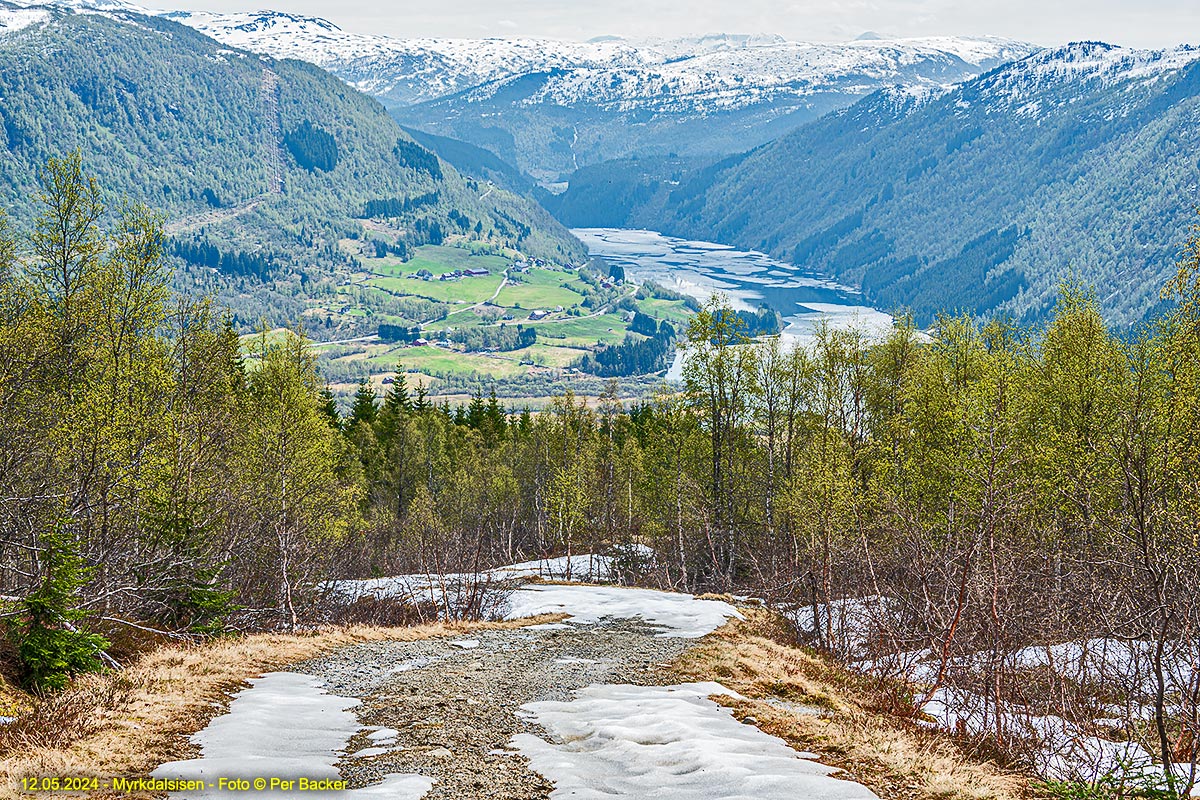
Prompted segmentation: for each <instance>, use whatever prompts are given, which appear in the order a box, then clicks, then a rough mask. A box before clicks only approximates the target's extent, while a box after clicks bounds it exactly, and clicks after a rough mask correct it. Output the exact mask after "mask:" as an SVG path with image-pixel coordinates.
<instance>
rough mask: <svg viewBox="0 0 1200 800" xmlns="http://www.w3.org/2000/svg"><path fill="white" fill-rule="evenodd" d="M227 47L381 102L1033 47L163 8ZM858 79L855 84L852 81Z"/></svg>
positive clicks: (680, 88)
mask: <svg viewBox="0 0 1200 800" xmlns="http://www.w3.org/2000/svg"><path fill="white" fill-rule="evenodd" d="M166 16H168V17H169V18H171V19H173V20H175V21H176V22H181V23H183V24H185V25H189V26H191V27H193V28H195V29H197V30H199V31H201V32H203V33H205V34H207V35H209V36H212V37H213V38H215V39H217V40H219V41H221V42H224V43H225V44H228V45H230V46H234V47H241V48H244V49H247V50H251V51H254V52H258V53H265V54H267V55H270V56H273V57H275V58H296V59H300V60H303V61H309V62H312V63H314V64H316V65H318V66H320V67H323V68H325V69H327V70H329V71H331V72H333V73H335V74H337V75H339V76H341V77H342V78H343V79H345V80H346V81H348V82H350V83H352V84H354V85H355V86H357V87H358V88H359V89H362V90H363V91H366V92H368V93H370V94H374V95H376V96H378V97H380V98H382V99H384V100H385V101H389V102H390V103H392V104H405V105H408V104H415V103H420V102H424V101H429V100H434V99H437V98H441V97H446V96H448V95H451V94H455V93H457V92H461V91H463V90H466V89H471V88H473V87H479V86H482V85H485V84H494V83H503V82H504V81H507V80H509V79H512V78H515V77H518V76H522V75H528V74H532V73H554V76H553V78H552V79H551V80H550V81H549V82H548V83H547V85H546V87H545V89H544V90H542V91H540V92H538V93H537V94H536V95H535V96H534V97H533V98H531V99H532V101H533V102H554V103H559V104H568V105H569V104H574V103H580V102H589V101H592V102H599V103H602V104H616V105H618V106H622V107H634V106H638V105H648V106H649V107H656V106H658V105H660V104H661V103H662V102H663V99H664V97H675V98H682V97H687V98H689V102H692V103H693V104H700V103H704V102H711V103H715V105H716V107H718V108H729V107H737V106H740V105H751V104H754V103H757V102H759V101H760V100H761V97H762V95H763V93H766V94H772V93H777V92H788V93H793V94H795V93H805V92H816V91H821V90H823V89H824V88H826V87H828V86H832V85H841V84H846V83H847V82H849V81H854V82H857V83H856V84H855V86H854V87H851V88H858V89H859V91H862V92H866V91H871V90H873V89H875V88H878V87H879V86H880V85H888V84H892V83H905V84H907V83H913V82H915V83H929V84H932V83H939V82H940V83H948V82H955V81H956V80H961V79H962V77H963V76H964V75H975V74H978V73H979V72H982V71H984V70H986V69H989V68H991V67H993V66H996V65H998V64H1001V63H1004V62H1006V61H1012V60H1015V59H1017V58H1022V57H1024V56H1026V55H1028V54H1029V53H1031V52H1033V51H1034V50H1035V49H1036V48H1034V47H1033V46H1031V45H1028V44H1025V43H1022V42H1016V41H1012V40H1007V39H999V38H989V37H984V38H952V37H943V38H929V39H910V40H893V41H887V40H869V41H854V42H849V43H846V44H814V43H806V42H789V41H787V40H785V39H783V38H782V37H779V36H772V35H731V34H716V35H710V36H702V37H692V38H680V39H641V40H626V39H621V38H618V37H605V38H603V39H598V40H592V41H589V42H564V41H557V40H551V39H528V38H513V39H394V38H389V37H386V36H372V35H366V34H357V33H350V32H347V31H344V30H342V29H341V28H339V27H338V26H337V25H335V24H334V23H332V22H330V21H328V20H325V19H319V18H316V17H305V16H300V15H296V14H284V13H279V12H270V11H261V12H255V13H238V14H217V13H209V12H196V11H175V12H169V13H167V15H166ZM860 85H861V86H860Z"/></svg>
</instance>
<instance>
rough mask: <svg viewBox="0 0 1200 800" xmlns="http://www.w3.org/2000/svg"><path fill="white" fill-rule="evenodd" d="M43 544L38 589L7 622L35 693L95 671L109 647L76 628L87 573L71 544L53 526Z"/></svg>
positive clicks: (88, 633) (68, 539) (48, 689)
mask: <svg viewBox="0 0 1200 800" xmlns="http://www.w3.org/2000/svg"><path fill="white" fill-rule="evenodd" d="M41 540H42V541H41V543H42V548H43V550H42V553H41V562H42V572H43V574H42V582H41V585H39V586H38V587H37V588H36V589H35V590H34V591H33V592H31V593H30V594H29V595H28V596H27V597H25V599H24V600H22V601H21V603H20V606H19V613H18V615H17V616H16V617H15V618H14V619H12V620H10V621H9V622H8V634H9V637H10V638H11V639H12V640H13V643H14V644H15V645H16V648H17V655H18V657H19V658H20V660H21V666H22V669H23V671H24V683H25V685H26V687H28V688H29V689H31V690H33V691H35V692H45V691H50V690H56V689H62V688H64V687H65V686H66V685H67V681H68V680H70V678H71V677H72V676H74V675H78V674H79V673H83V672H95V671H97V670H99V669H100V668H101V667H102V666H103V664H102V663H101V661H100V654H101V653H102V652H103V650H104V648H105V647H107V646H108V642H107V641H105V639H104V637H102V636H99V635H97V634H94V633H90V632H88V631H87V630H86V629H85V628H84V627H83V626H82V625H79V624H77V623H80V622H82V620H83V619H84V617H86V616H87V615H86V613H85V612H84V611H82V610H81V609H79V608H78V602H79V590H80V588H81V587H82V586H83V585H84V584H85V583H86V582H87V579H88V575H89V573H90V570H89V569H88V568H87V567H86V566H85V565H84V562H83V558H82V557H81V556H80V555H79V550H78V547H77V546H76V544H75V542H74V541H73V540H72V539H71V537H70V536H69V535H68V534H67V533H66V532H64V531H63V530H62V529H61V528H59V527H57V526H56V527H55V528H53V529H52V530H50V531H48V532H46V533H44V534H43V535H42V537H41Z"/></svg>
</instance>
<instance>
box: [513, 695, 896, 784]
mask: <svg viewBox="0 0 1200 800" xmlns="http://www.w3.org/2000/svg"><path fill="white" fill-rule="evenodd" d="M710 695H731V696H735V697H736V696H737V695H736V693H735V692H731V691H730V690H728V689H726V688H725V687H724V686H722V685H721V684H719V683H711V682H710V683H688V684H681V685H676V686H628V685H622V686H590V687H588V688H586V689H582V690H580V691H578V692H576V693H575V697H574V698H573V699H571V700H569V701H567V702H541V703H529V704H527V705H525V706H523V707H522V709H523V711H525V712H526V713H527V714H528V715H529V717H530V719H532V720H533V721H535V722H537V724H539V725H541V726H542V727H543V728H545V729H546V731H547V733H548V734H549V737H548V739H549V740H547V739H544V738H541V737H538V736H534V735H532V734H519V735H517V736H516V737H515V738H514V739H513V744H514V745H515V746H516V747H517V748H518V749H519V750H520V751H521V753H522V755H524V756H525V757H526V758H528V759H529V760H530V763H531V765H532V766H533V768H534V769H535V770H537V771H538V772H539V773H541V774H542V775H545V776H546V777H547V778H549V779H550V780H552V781H554V784H555V786H556V787H557V788H556V789H555V791H554V793H553V794H552V795H551V797H553V798H566V797H573V798H580V800H602V798H614V797H627V798H650V797H670V798H672V800H794V798H797V797H803V798H806V799H807V800H876V796H875V794H874V793H873V792H871V791H870V790H869V789H867V788H866V787H865V786H861V785H859V784H857V783H852V782H850V781H845V780H838V779H836V778H831V777H829V776H830V775H831V774H832V773H834V772H836V771H837V770H836V769H834V768H832V767H827V766H825V765H824V764H819V763H817V762H815V761H809V760H807V759H804V758H801V757H799V755H798V754H797V753H796V751H795V750H792V749H791V748H790V747H788V746H787V744H786V743H784V742H783V740H782V739H778V738H776V737H774V736H770V735H768V734H766V733H763V732H762V731H761V730H759V729H758V728H757V727H755V726H753V725H746V724H743V723H741V722H738V721H737V720H736V719H734V717H733V715H732V714H731V713H730V711H729V710H728V709H726V708H723V707H721V706H719V705H717V704H716V703H715V702H713V701H712V700H710V699H708V698H709V696H710Z"/></svg>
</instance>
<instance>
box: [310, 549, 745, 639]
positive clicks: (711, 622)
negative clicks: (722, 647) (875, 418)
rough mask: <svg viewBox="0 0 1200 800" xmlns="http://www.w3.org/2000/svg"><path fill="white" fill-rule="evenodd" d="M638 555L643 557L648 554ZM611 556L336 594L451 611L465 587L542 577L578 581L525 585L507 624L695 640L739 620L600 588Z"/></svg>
mask: <svg viewBox="0 0 1200 800" xmlns="http://www.w3.org/2000/svg"><path fill="white" fill-rule="evenodd" d="M634 555H635V556H637V557H644V556H645V551H644V550H636V551H635V552H634ZM614 563H615V561H614V558H613V557H612V556H603V555H594V554H583V555H574V556H571V557H569V558H568V557H566V556H562V557H558V558H551V559H542V560H539V561H526V562H522V563H520V564H511V565H508V566H503V567H497V568H495V569H492V570H489V571H487V572H485V573H482V574H481V575H478V576H476V575H456V574H452V575H441V576H438V575H396V576H393V577H389V578H372V579H368V580H360V581H339V582H337V584H335V586H334V587H333V590H334V591H335V592H337V593H338V594H341V595H342V596H344V597H351V598H353V597H361V596H374V597H409V598H412V599H414V600H417V601H426V600H428V601H430V602H433V603H435V604H436V605H438V606H439V607H446V606H451V607H452V606H453V604H454V603H455V602H456V597H457V596H458V588H457V587H460V586H462V585H463V584H464V582H483V583H484V584H488V583H494V582H499V581H507V580H510V579H518V578H530V577H535V576H536V577H540V578H544V579H546V580H556V581H564V580H569V581H574V582H575V583H574V584H571V585H559V584H524V585H521V586H519V587H517V588H515V589H514V590H513V591H512V592H511V593H510V594H509V595H508V598H507V601H506V602H505V603H504V608H505V611H504V618H505V619H521V618H522V617H533V616H537V615H539V614H567V615H568V617H567V620H566V622H567V623H570V624H572V625H593V624H596V623H598V622H601V621H602V620H605V619H630V620H632V619H637V620H641V621H643V622H645V623H647V624H648V625H652V626H656V627H659V628H662V633H661V634H660V635H662V636H679V637H682V638H687V639H695V638H699V637H701V636H704V635H705V634H707V633H711V632H712V631H714V630H716V629H717V628H719V627H721V625H723V624H725V622H726V621H727V620H728V619H730V618H735V617H736V618H741V614H740V613H739V612H738V610H737V609H736V608H734V607H733V606H731V605H730V604H728V603H725V602H722V601H719V600H700V599H697V598H695V597H693V596H692V595H689V594H679V593H676V592H659V591H654V590H652V589H634V588H627V587H620V586H597V585H593V584H595V583H597V582H602V581H607V580H612V579H613V578H614V577H615V572H614Z"/></svg>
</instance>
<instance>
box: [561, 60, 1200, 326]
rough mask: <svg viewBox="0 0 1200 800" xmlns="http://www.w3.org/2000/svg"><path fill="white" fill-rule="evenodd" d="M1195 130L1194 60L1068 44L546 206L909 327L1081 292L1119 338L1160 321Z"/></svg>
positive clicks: (1182, 226)
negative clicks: (689, 241)
mask: <svg viewBox="0 0 1200 800" xmlns="http://www.w3.org/2000/svg"><path fill="white" fill-rule="evenodd" d="M1198 121H1200V50H1198V49H1197V48H1195V47H1192V46H1186V45H1185V46H1181V47H1177V48H1172V49H1168V50H1162V51H1146V50H1137V49H1134V48H1122V47H1117V46H1114V45H1108V44H1103V43H1095V42H1080V43H1073V44H1070V45H1067V46H1064V47H1062V48H1056V49H1054V50H1047V51H1042V52H1040V53H1037V54H1033V55H1031V56H1029V57H1028V58H1026V59H1024V60H1021V61H1018V62H1014V63H1012V64H1009V65H1006V66H1003V67H999V68H997V69H995V70H992V71H991V72H989V73H986V74H984V75H982V76H980V77H978V78H976V79H974V80H971V81H967V82H965V83H963V84H961V85H958V86H956V87H954V88H953V89H950V90H949V91H946V92H944V93H931V94H930V95H928V96H926V97H922V98H915V97H911V96H907V95H906V94H905V93H903V92H895V91H887V90H885V91H880V92H877V93H875V94H872V95H870V96H868V97H867V98H865V99H863V100H862V101H860V102H859V103H857V104H855V105H853V106H851V107H849V108H847V109H844V110H840V111H837V112H835V113H833V114H830V115H829V116H827V117H824V118H822V119H821V120H818V121H815V122H812V123H810V124H808V125H805V126H803V127H801V128H799V129H797V130H795V131H793V132H792V133H790V134H788V135H786V136H783V137H781V138H779V139H778V140H776V141H774V142H771V143H769V144H765V145H762V146H760V147H758V148H756V149H754V150H752V151H750V152H748V153H746V154H743V155H740V156H737V157H732V158H729V159H726V160H725V161H723V162H716V163H708V164H700V165H697V164H695V163H683V162H672V161H670V160H663V161H660V162H654V161H650V162H647V161H645V160H643V161H642V162H641V163H639V164H636V165H634V164H632V163H629V162H620V163H617V162H614V163H612V164H609V165H598V166H596V167H594V168H592V169H590V170H581V171H580V172H579V173H576V175H575V176H573V177H572V181H571V188H570V189H568V191H567V192H566V193H565V194H563V195H561V196H560V197H559V198H558V200H557V204H555V201H550V202H551V208H552V210H554V211H555V212H556V213H557V214H558V215H559V217H560V219H563V221H564V222H565V223H566V224H568V225H571V226H582V227H586V226H588V225H589V224H592V222H593V221H595V224H602V225H607V226H627V227H647V228H653V229H656V230H661V231H663V232H664V233H669V234H673V235H679V236H685V237H696V238H698V237H699V236H700V235H701V234H702V233H703V234H707V235H708V236H709V237H711V238H714V239H715V240H717V241H721V242H724V243H727V244H731V245H734V246H738V247H741V248H745V249H759V250H763V251H764V252H767V253H769V254H770V255H772V256H774V257H776V258H780V259H783V260H787V261H791V262H793V263H795V264H797V265H798V266H801V267H802V268H804V269H806V270H811V271H815V272H818V273H820V274H824V275H828V276H829V277H832V278H835V279H838V280H841V281H843V282H850V283H854V284H858V285H861V286H862V287H863V289H864V291H865V293H866V295H867V297H868V298H870V299H871V300H872V302H874V303H875V304H877V305H878V306H879V307H881V308H884V309H888V310H905V309H907V310H911V311H914V312H915V313H916V314H917V316H918V317H919V318H920V319H921V320H922V321H928V320H929V319H930V318H931V317H932V315H933V314H936V313H937V312H938V311H942V310H955V309H958V310H964V311H967V312H969V313H972V314H985V315H986V314H993V313H1000V314H1006V315H1013V316H1015V317H1018V318H1021V319H1037V318H1042V317H1044V316H1045V315H1046V314H1048V313H1049V310H1050V308H1051V307H1052V305H1053V302H1054V298H1055V296H1056V295H1057V290H1058V286H1059V284H1060V282H1062V281H1065V280H1072V279H1078V280H1080V281H1082V282H1083V283H1085V284H1088V285H1091V286H1093V287H1095V289H1096V291H1097V294H1098V296H1099V300H1100V303H1101V307H1102V308H1103V309H1104V311H1105V313H1106V315H1107V316H1108V317H1109V319H1110V320H1111V321H1114V322H1117V323H1119V324H1123V325H1131V324H1134V323H1136V322H1138V321H1140V320H1143V319H1146V318H1147V317H1148V316H1150V315H1152V314H1153V313H1155V311H1156V310H1157V309H1159V308H1161V300H1160V299H1159V297H1158V290H1159V287H1161V285H1162V284H1163V282H1164V281H1165V279H1166V278H1167V277H1168V276H1169V275H1170V274H1172V270H1173V269H1174V264H1175V262H1176V260H1177V258H1178V254H1179V248H1180V245H1181V243H1182V242H1183V241H1184V239H1185V238H1186V234H1187V229H1188V224H1189V221H1190V219H1191V217H1192V211H1193V210H1194V208H1195V206H1196V204H1197V202H1198V200H1200V164H1198V163H1197V159H1196V157H1195V154H1196V153H1197V152H1200V141H1198V138H1200V137H1198V136H1197V134H1196V130H1197V122H1198ZM795 209H804V213H803V214H796V213H793V212H794V210H795Z"/></svg>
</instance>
